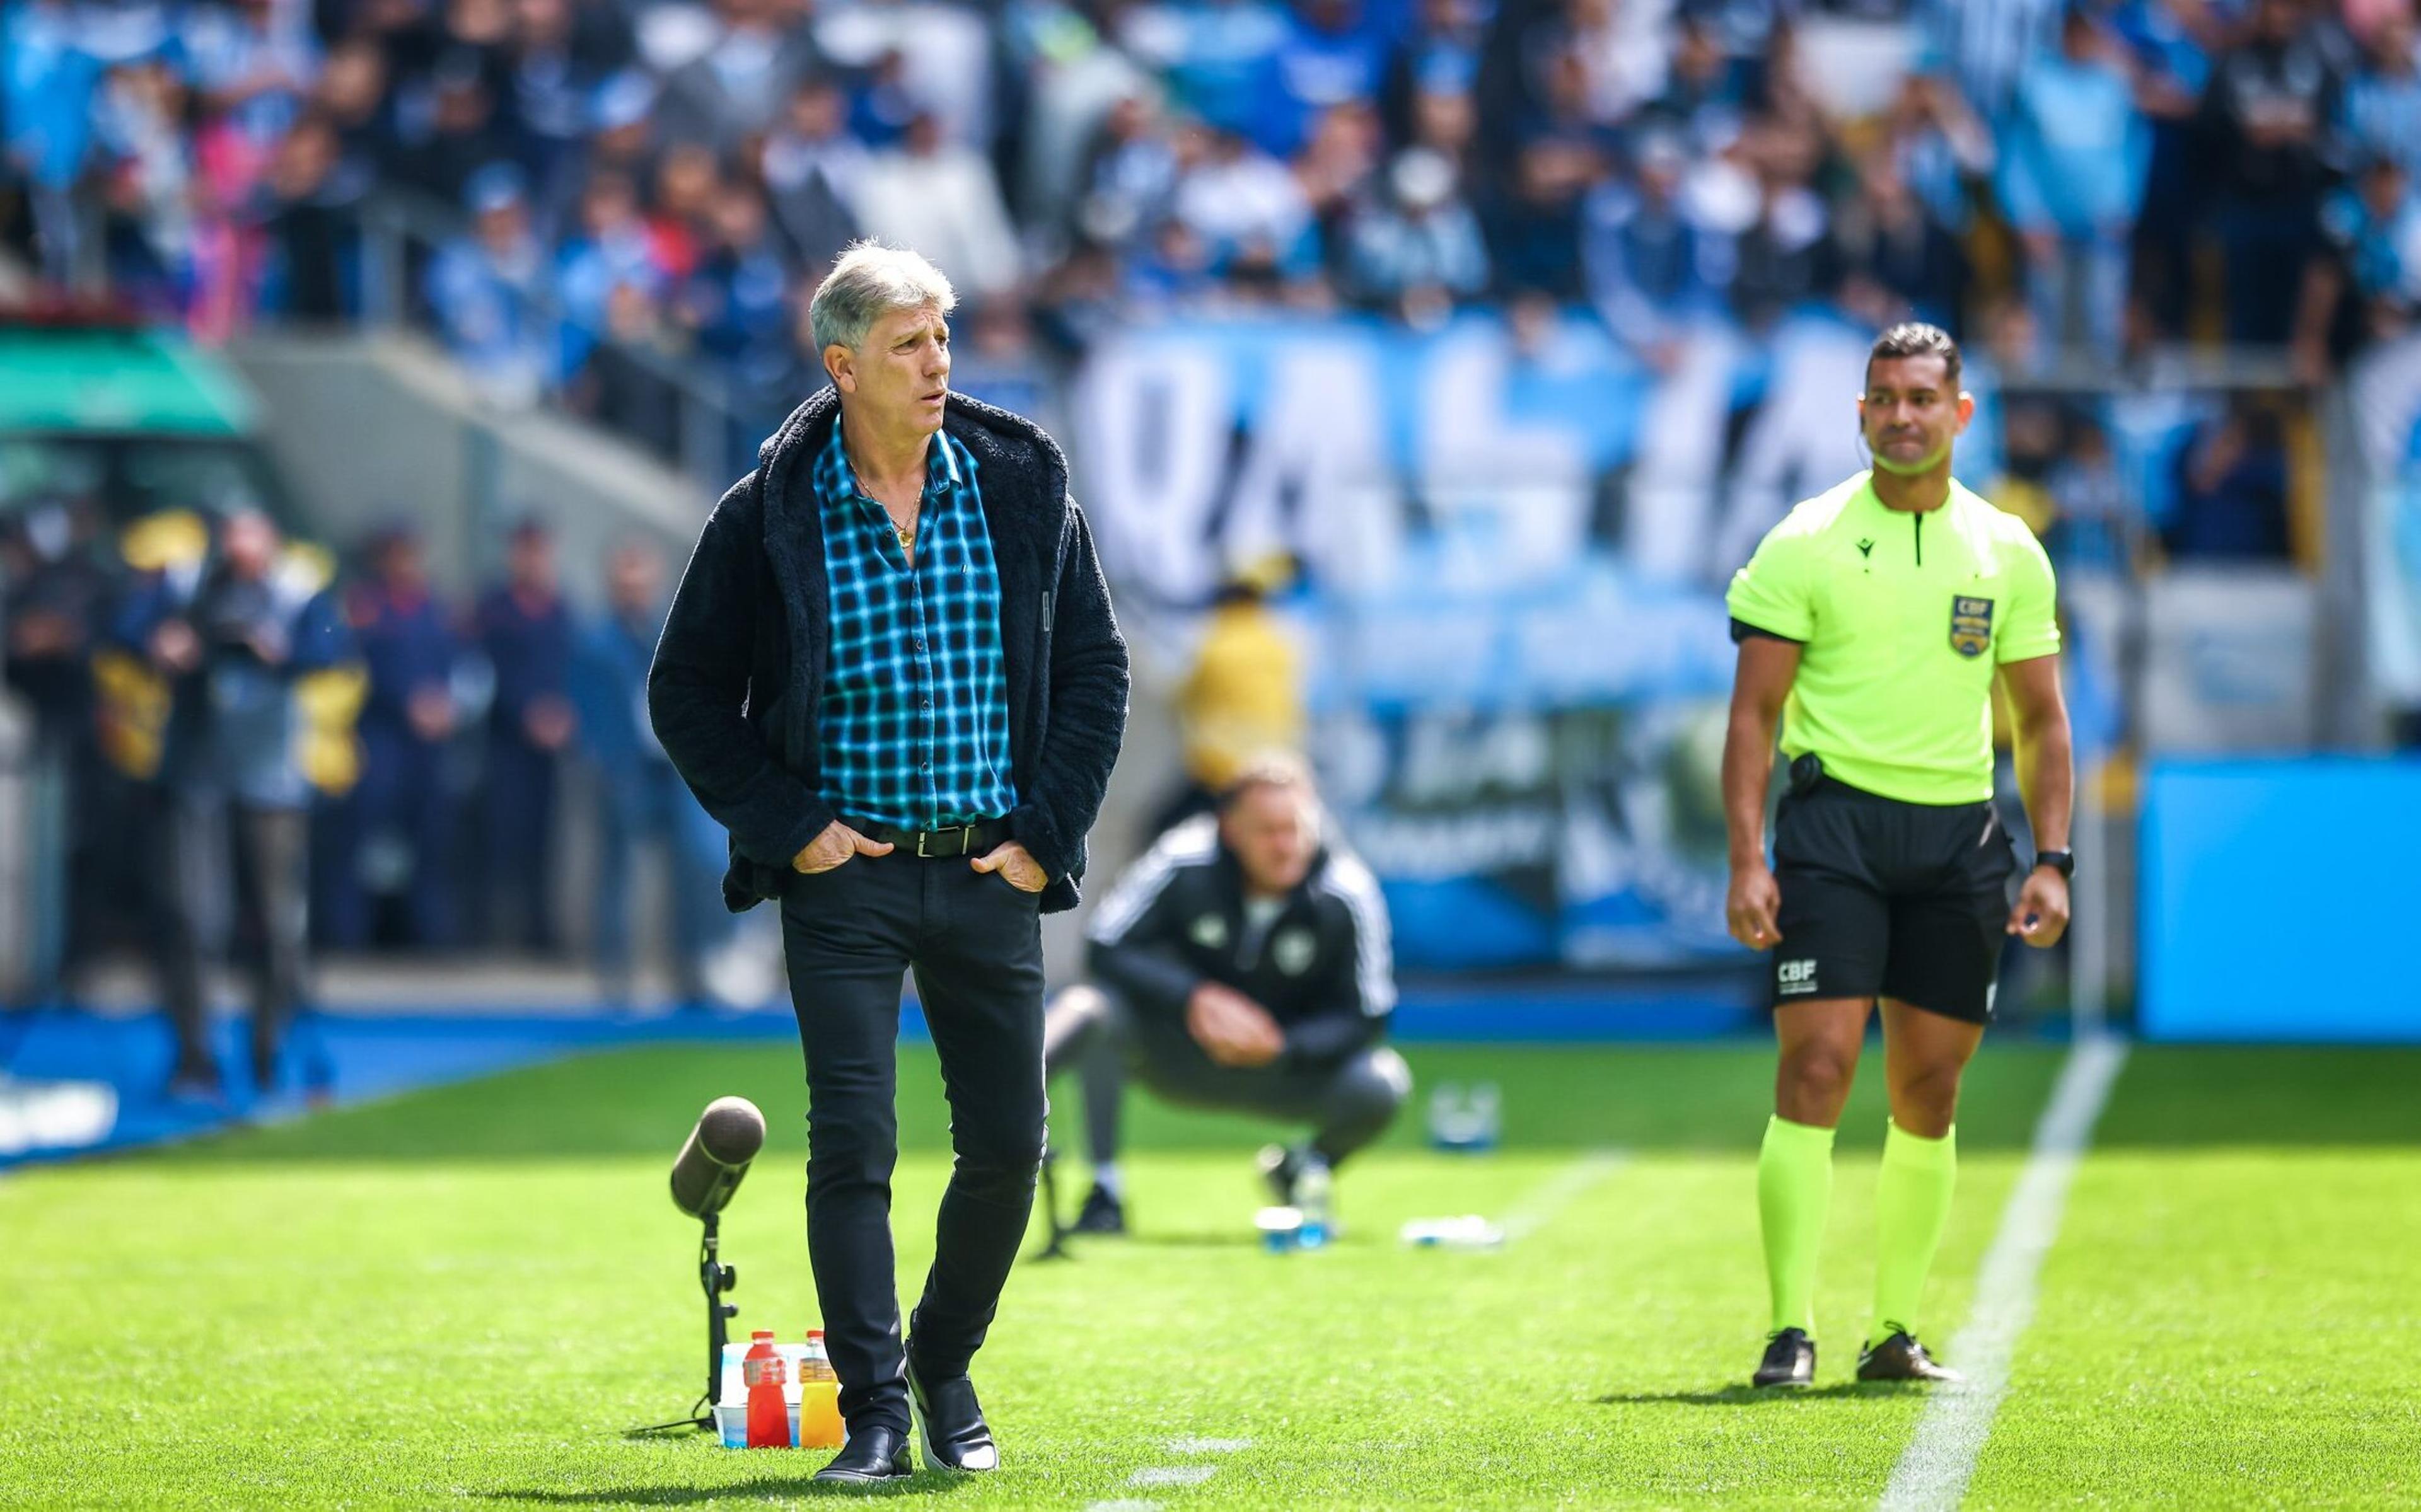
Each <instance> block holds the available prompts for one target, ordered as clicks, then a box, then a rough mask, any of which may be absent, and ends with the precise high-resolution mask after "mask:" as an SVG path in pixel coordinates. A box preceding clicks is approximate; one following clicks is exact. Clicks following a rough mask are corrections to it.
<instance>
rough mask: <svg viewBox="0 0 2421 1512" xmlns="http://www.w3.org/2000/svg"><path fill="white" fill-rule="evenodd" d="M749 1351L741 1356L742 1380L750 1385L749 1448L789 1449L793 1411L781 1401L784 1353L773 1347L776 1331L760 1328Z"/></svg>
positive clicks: (785, 1373)
mask: <svg viewBox="0 0 2421 1512" xmlns="http://www.w3.org/2000/svg"><path fill="white" fill-rule="evenodd" d="M753 1337H754V1342H752V1343H751V1344H750V1345H749V1346H748V1352H747V1353H746V1354H745V1355H743V1356H742V1357H741V1362H740V1379H741V1380H744V1381H746V1382H747V1383H748V1447H749V1448H751V1449H788V1448H789V1447H790V1408H789V1403H787V1402H785V1401H783V1400H782V1382H783V1380H784V1378H785V1377H786V1376H787V1375H788V1374H789V1372H788V1371H786V1370H785V1369H784V1368H783V1363H782V1352H781V1351H780V1350H779V1349H776V1348H773V1330H772V1329H770V1328H760V1329H758V1330H757V1331H756V1333H755V1334H754V1336H753Z"/></svg>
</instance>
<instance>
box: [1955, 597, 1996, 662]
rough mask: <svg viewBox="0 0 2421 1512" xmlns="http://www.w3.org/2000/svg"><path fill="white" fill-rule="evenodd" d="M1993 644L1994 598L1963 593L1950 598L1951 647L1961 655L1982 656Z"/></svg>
mask: <svg viewBox="0 0 2421 1512" xmlns="http://www.w3.org/2000/svg"><path fill="white" fill-rule="evenodd" d="M1991 644H1992V600H1990V599H1970V598H1968V597H1966V596H1965V595H1963V594H1960V595H1956V596H1954V597H1953V598H1952V599H1951V600H1950V648H1951V649H1952V650H1954V651H1956V652H1958V653H1959V654H1960V656H1982V655H1983V654H1984V650H1985V648H1986V647H1989V646H1991Z"/></svg>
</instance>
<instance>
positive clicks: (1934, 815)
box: [1773, 777, 2018, 1023]
mask: <svg viewBox="0 0 2421 1512" xmlns="http://www.w3.org/2000/svg"><path fill="white" fill-rule="evenodd" d="M2017 870H2018V863H2017V852H2016V849H2015V847H2013V846H2012V845H2011V844H2010V841H2009V832H2008V830H2007V828H2006V827H2004V826H2003V825H2002V823H2001V819H2000V815H1999V814H1998V813H1997V812H1996V811H1995V810H1994V809H1993V807H1992V805H1991V803H1956V804H1933V803H1900V802H1899V801H1898V800H1897V799H1890V798H1883V797H1880V796H1878V795H1876V794H1874V793H1870V792H1867V791H1866V790H1864V789H1863V788H1858V787H1851V786H1850V785H1848V784H1847V783H1844V782H1840V781H1837V780H1836V779H1834V778H1831V777H1825V778H1822V779H1820V780H1819V781H1818V782H1817V783H1816V785H1815V786H1814V787H1812V788H1810V789H1809V790H1807V791H1806V792H1804V793H1791V794H1788V795H1786V796H1785V797H1784V798H1783V800H1782V804H1781V807H1780V808H1779V809H1777V810H1776V811H1775V813H1774V818H1773V875H1774V881H1776V882H1777V883H1778V884H1780V886H1781V888H1782V912H1781V916H1780V918H1779V919H1778V920H1777V921H1776V923H1777V924H1778V925H1779V927H1780V928H1781V930H1782V943H1780V944H1779V945H1777V946H1775V947H1774V949H1773V1005H1774V1006H1775V1007H1781V1006H1783V1005H1786V1004H1789V1003H1793V1002H1809V1001H1813V1000H1815V999H1819V998H1873V997H1891V998H1898V999H1899V1000H1900V1001H1901V1002H1903V1003H1907V1004H1910V1005H1913V1006H1916V1007H1920V1008H1924V1009H1926V1010H1927V1011H1928V1012H1931V1013H1939V1014H1943V1015H1945V1016H1946V1017H1949V1018H1953V1019H1963V1020H1965V1021H1967V1022H1969V1023H1983V1022H1985V1021H1987V1020H1989V1019H1991V1016H1992V989H1993V984H1994V980H1995V978H1996V977H1997V976H1998V975H1999V974H2000V969H2001V946H2002V945H2003V944H2004V943H2006V942H2007V933H2006V932H2005V931H2006V926H2007V922H2008V916H2009V905H2010V903H2011V901H2012V899H2011V896H2010V883H2011V880H2012V879H2013V878H2014V877H2015V876H2016V875H2017Z"/></svg>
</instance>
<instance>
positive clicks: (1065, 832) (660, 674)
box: [648, 388, 1127, 912]
mask: <svg viewBox="0 0 2421 1512" xmlns="http://www.w3.org/2000/svg"><path fill="white" fill-rule="evenodd" d="M839 417H840V404H839V397H838V396H837V395H836V393H835V392H834V391H833V390H831V389H829V388H827V389H825V390H823V391H822V392H821V393H819V394H818V395H816V396H815V397H813V398H810V399H808V400H807V401H806V402H805V403H804V404H802V405H800V406H799V408H798V409H797V410H796V411H794V412H792V413H791V415H790V417H789V419H788V420H787V421H784V422H783V424H782V427H781V429H779V430H776V431H775V432H774V433H773V437H772V438H771V439H769V440H768V441H767V442H766V443H765V444H764V445H763V446H762V447H761V448H759V450H758V466H757V469H756V471H754V472H752V473H750V474H749V475H747V476H746V477H743V478H742V479H741V480H740V481H739V482H737V483H735V484H733V485H732V486H731V490H730V491H729V492H727V493H726V494H725V495H724V496H723V502H722V503H720V504H718V505H716V506H715V508H714V513H713V515H712V516H711V518H710V519H709V520H708V521H707V522H706V529H705V530H704V531H703V532H702V533H700V535H699V536H698V538H697V549H696V550H695V552H694V553H691V556H690V561H689V569H688V570H687V571H686V572H684V573H683V574H682V576H681V585H680V591H679V593H678V594H676V595H675V596H674V598H673V606H672V611H671V613H670V615H669V616H667V617H666V619H665V621H664V638H663V639H662V640H661V641H660V642H659V643H658V644H657V647H656V662H655V666H654V667H653V668H652V669H651V670H650V671H649V672H648V716H649V718H650V719H651V721H652V722H653V724H654V725H655V730H656V739H657V740H661V741H662V742H663V743H664V751H665V754H666V755H668V756H671V757H672V760H673V765H674V766H675V767H677V768H679V771H680V774H681V778H682V780H683V781H685V782H687V783H688V784H689V787H690V791H692V792H694V793H695V794H696V795H697V801H698V802H699V803H701V804H703V805H704V806H705V808H706V811H707V812H708V813H709V814H711V815H712V816H713V817H714V818H715V821H716V822H717V823H719V824H721V825H722V826H723V827H724V828H725V829H726V830H728V831H730V832H731V869H730V871H729V872H727V873H726V875H725V876H724V879H723V897H724V901H725V902H726V904H727V905H729V907H730V908H731V910H732V911H733V912H740V911H742V910H743V909H747V908H751V907H754V906H755V905H756V903H757V901H758V899H760V898H767V897H777V896H780V895H781V892H782V889H783V887H784V885H785V883H786V882H787V881H788V880H789V876H790V859H791V858H792V857H793V856H795V855H797V854H798V853H799V852H800V851H801V850H804V849H805V848H806V846H807V843H808V842H809V841H811V840H813V839H814V838H815V837H816V836H817V835H818V834H821V833H823V829H824V826H826V825H827V824H830V823H831V822H832V821H833V819H834V818H836V815H835V813H834V812H833V809H832V806H831V805H830V804H828V803H825V802H824V801H823V799H822V797H821V796H820V792H819V783H818V772H819V769H820V764H821V751H822V741H821V740H820V737H819V732H818V729H817V716H818V710H819V709H820V707H821V704H822V697H823V679H824V659H825V655H826V652H827V651H828V649H829V647H830V645H831V639H832V618H831V602H830V587H829V585H828V584H827V583H826V581H825V575H824V550H823V523H822V516H821V513H820V510H819V508H818V507H817V501H816V494H815V488H814V484H813V482H812V481H811V477H812V467H811V465H810V464H811V460H812V459H813V458H814V457H815V455H816V453H817V451H818V450H819V449H820V447H821V446H822V445H823V444H824V442H825V440H826V438H827V437H829V436H830V435H831V433H832V428H833V426H835V425H836V424H837V423H839ZM943 424H944V425H945V428H946V429H948V431H949V433H950V435H951V436H952V438H954V439H955V440H957V441H959V442H960V443H961V444H963V445H965V446H966V448H967V449H968V450H969V451H970V452H973V453H974V454H975V458H976V469H977V471H976V482H977V487H978V488H979V490H980V491H981V492H982V495H983V511H984V522H985V524H986V525H987V526H988V527H989V528H990V530H991V532H992V557H993V559H994V561H995V563H996V564H997V569H998V571H999V575H1000V641H1001V653H1002V662H1003V670H1004V671H1005V672H1006V674H1007V682H1008V748H1009V765H1010V769H1011V772H1012V774H1013V775H1014V777H1015V779H1016V782H1017V794H1018V803H1017V807H1016V808H1015V809H1014V810H1012V811H1011V812H1010V814H1009V816H1008V827H1009V834H1011V835H1012V836H1014V837H1015V838H1016V839H1017V840H1018V841H1019V842H1020V843H1021V844H1023V846H1024V847H1025V849H1026V850H1027V851H1028V852H1030V853H1031V854H1032V855H1033V857H1034V859H1035V860H1036V861H1038V862H1039V863H1040V864H1041V865H1042V869H1043V870H1044V871H1045V872H1046V873H1048V874H1049V875H1050V878H1051V883H1050V886H1049V887H1048V888H1046V889H1045V890H1044V892H1043V895H1042V908H1043V911H1044V912H1056V911H1058V910H1061V909H1070V908H1073V907H1075V906H1076V897H1077V882H1078V881H1079V879H1081V878H1082V877H1083V876H1084V874H1085V835H1086V832H1087V831H1088V830H1090V829H1091V828H1092V826H1093V818H1094V816H1095V815H1096V814H1097V813H1099V812H1100V810H1101V794H1102V792H1103V790H1104V789H1105V788H1106V787H1108V786H1109V781H1110V768H1111V766H1112V765H1113V764H1115V763H1116V762H1117V756H1118V744H1119V741H1120V740H1122V739H1123V738H1124V736H1125V733H1126V718H1127V648H1126V643H1125V642H1124V641H1123V640H1121V639H1119V637H1118V627H1117V620H1116V619H1115V618H1114V617H1113V616H1112V615H1111V613H1110V593H1109V585H1107V584H1106V583H1104V582H1103V581H1102V579H1101V563H1100V560H1099V559H1098V558H1097V557H1096V556H1095V555H1094V553H1093V538H1092V533H1091V531H1090V530H1088V529H1087V528H1086V523H1085V516H1084V514H1083V512H1082V511H1080V510H1079V509H1078V508H1077V507H1076V501H1075V500H1074V499H1072V498H1070V497H1069V494H1068V462H1067V459H1066V458H1065V457H1064V456H1062V455H1061V454H1060V451H1059V447H1058V445H1057V444H1055V443H1054V442H1053V441H1052V439H1051V438H1050V437H1049V436H1048V435H1046V434H1044V433H1043V431H1042V429H1041V428H1039V427H1038V426H1036V425H1034V424H1033V423H1032V422H1030V421H1027V420H1023V419H1021V418H1019V417H1018V416H1016V415H1014V414H1010V413H1008V412H1007V411H1006V410H998V409H994V408H993V407H992V406H991V405H988V404H981V403H977V402H976V401H975V400H972V399H968V398H965V397H961V396H960V395H956V394H953V395H951V396H950V401H949V406H948V409H947V412H946V413H945V417H944V421H943Z"/></svg>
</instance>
